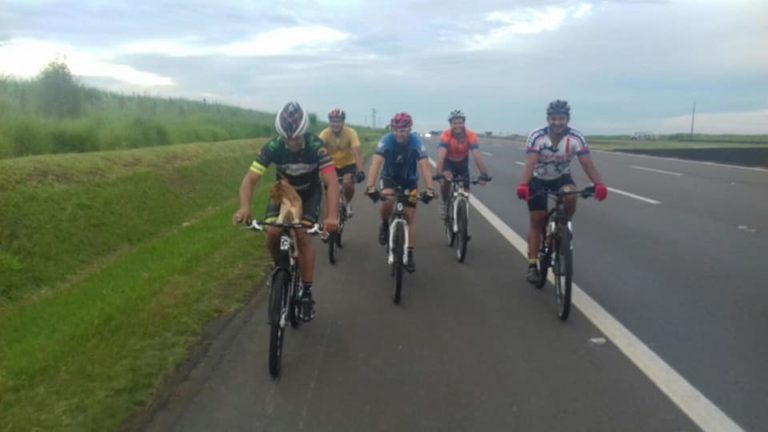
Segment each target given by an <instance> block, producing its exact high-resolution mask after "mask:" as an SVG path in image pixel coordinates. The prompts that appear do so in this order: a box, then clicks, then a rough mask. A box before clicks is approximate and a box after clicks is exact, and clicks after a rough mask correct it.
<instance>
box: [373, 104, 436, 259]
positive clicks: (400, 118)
mask: <svg viewBox="0 0 768 432" xmlns="http://www.w3.org/2000/svg"><path fill="white" fill-rule="evenodd" d="M389 125H390V130H391V132H390V133H388V134H386V135H384V136H383V137H382V138H381V140H380V141H379V144H378V147H376V152H375V153H374V155H373V158H372V160H371V167H370V168H369V170H368V188H367V189H366V192H365V194H366V195H368V196H369V197H370V198H371V199H372V200H373V201H374V202H376V201H378V199H379V198H380V197H381V195H389V196H392V195H394V188H395V187H396V186H401V187H402V188H403V191H404V192H405V193H407V194H408V195H409V196H410V199H409V203H408V205H407V206H406V207H407V208H406V209H405V217H406V221H407V222H408V238H409V246H408V264H407V265H406V267H405V269H406V270H407V271H408V272H414V271H415V270H416V263H415V262H414V260H413V247H414V244H415V238H416V200H417V197H418V183H419V171H420V172H421V176H422V177H423V178H424V183H425V184H426V186H427V190H426V191H424V192H422V194H421V199H422V201H424V202H425V203H428V202H429V201H430V200H432V198H434V197H435V193H434V190H433V188H432V170H431V169H430V167H429V162H428V159H427V153H426V149H425V148H424V144H422V142H421V139H420V138H419V135H418V134H416V133H414V132H411V126H413V119H411V116H410V115H409V114H408V113H404V112H403V113H398V114H395V116H394V117H392V120H391V121H390V124H389ZM379 173H381V189H382V190H381V193H379V191H378V190H376V187H375V186H374V183H375V182H376V180H377V179H378V178H379ZM392 207H393V200H386V201H384V202H383V203H382V205H381V212H380V214H381V227H380V228H379V243H380V244H382V245H385V244H387V240H388V239H389V233H388V231H389V216H390V215H391V214H392Z"/></svg>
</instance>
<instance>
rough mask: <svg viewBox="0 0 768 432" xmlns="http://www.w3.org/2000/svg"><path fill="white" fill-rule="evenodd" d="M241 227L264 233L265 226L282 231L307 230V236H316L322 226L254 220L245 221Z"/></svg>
mask: <svg viewBox="0 0 768 432" xmlns="http://www.w3.org/2000/svg"><path fill="white" fill-rule="evenodd" d="M243 225H245V228H246V229H251V230H254V231H264V227H265V226H271V227H276V228H282V229H301V228H309V229H308V230H307V234H309V235H318V234H320V232H321V231H322V226H320V224H312V225H310V224H306V223H298V224H286V223H274V222H265V221H261V222H260V221H257V220H255V219H251V220H247V221H245V223H244V224H243ZM310 227H311V228H310Z"/></svg>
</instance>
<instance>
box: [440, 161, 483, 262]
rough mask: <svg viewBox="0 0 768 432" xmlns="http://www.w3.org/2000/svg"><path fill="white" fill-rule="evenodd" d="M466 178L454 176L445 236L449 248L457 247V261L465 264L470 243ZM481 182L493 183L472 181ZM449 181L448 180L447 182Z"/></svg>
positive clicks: (479, 179)
mask: <svg viewBox="0 0 768 432" xmlns="http://www.w3.org/2000/svg"><path fill="white" fill-rule="evenodd" d="M432 179H433V180H441V179H445V176H443V175H442V174H436V175H434V176H433V177H432ZM465 180H467V177H466V176H463V175H462V176H454V177H453V180H451V181H450V184H451V192H450V195H449V198H448V204H447V205H446V210H445V217H444V218H443V224H444V225H445V235H446V237H447V238H448V246H449V247H453V246H456V259H457V260H458V261H459V262H464V259H465V258H466V257H467V243H468V242H469V239H470V236H469V192H467V191H466V190H465V189H464V181H465ZM481 180H484V181H491V177H482V178H480V177H479V178H475V179H472V180H470V182H471V183H472V184H473V185H476V184H478V183H479V182H480V181H481ZM446 181H448V180H446Z"/></svg>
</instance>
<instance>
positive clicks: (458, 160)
mask: <svg viewBox="0 0 768 432" xmlns="http://www.w3.org/2000/svg"><path fill="white" fill-rule="evenodd" d="M465 121H466V116H465V115H464V113H463V112H461V111H460V110H453V111H451V114H450V115H449V117H448V122H449V123H450V125H451V127H450V128H448V129H446V130H444V131H443V133H442V134H440V144H439V145H438V150H437V164H436V168H437V172H438V173H441V174H442V175H443V178H445V180H446V181H444V182H443V184H442V187H441V189H440V195H441V196H442V197H443V202H442V204H441V205H440V215H441V217H443V218H446V217H447V214H446V208H447V206H448V200H449V198H450V197H449V195H450V193H451V185H450V182H451V181H453V177H454V176H463V177H464V181H463V182H462V183H463V184H464V189H466V190H469V153H470V151H471V152H472V156H473V157H474V158H475V164H476V165H477V170H478V171H480V177H478V181H479V183H480V185H484V184H485V183H486V182H488V181H491V177H490V176H488V171H487V170H486V168H485V161H484V160H483V155H482V153H480V146H479V143H478V141H477V134H476V133H475V132H474V131H473V130H471V129H467V128H466V127H465V126H464V122H465Z"/></svg>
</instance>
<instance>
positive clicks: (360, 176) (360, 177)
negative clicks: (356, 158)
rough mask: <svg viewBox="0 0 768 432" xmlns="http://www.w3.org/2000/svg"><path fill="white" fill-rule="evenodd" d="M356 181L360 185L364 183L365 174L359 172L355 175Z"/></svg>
mask: <svg viewBox="0 0 768 432" xmlns="http://www.w3.org/2000/svg"><path fill="white" fill-rule="evenodd" d="M355 181H356V182H358V183H362V182H364V181H365V173H364V172H362V171H358V172H356V173H355Z"/></svg>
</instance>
